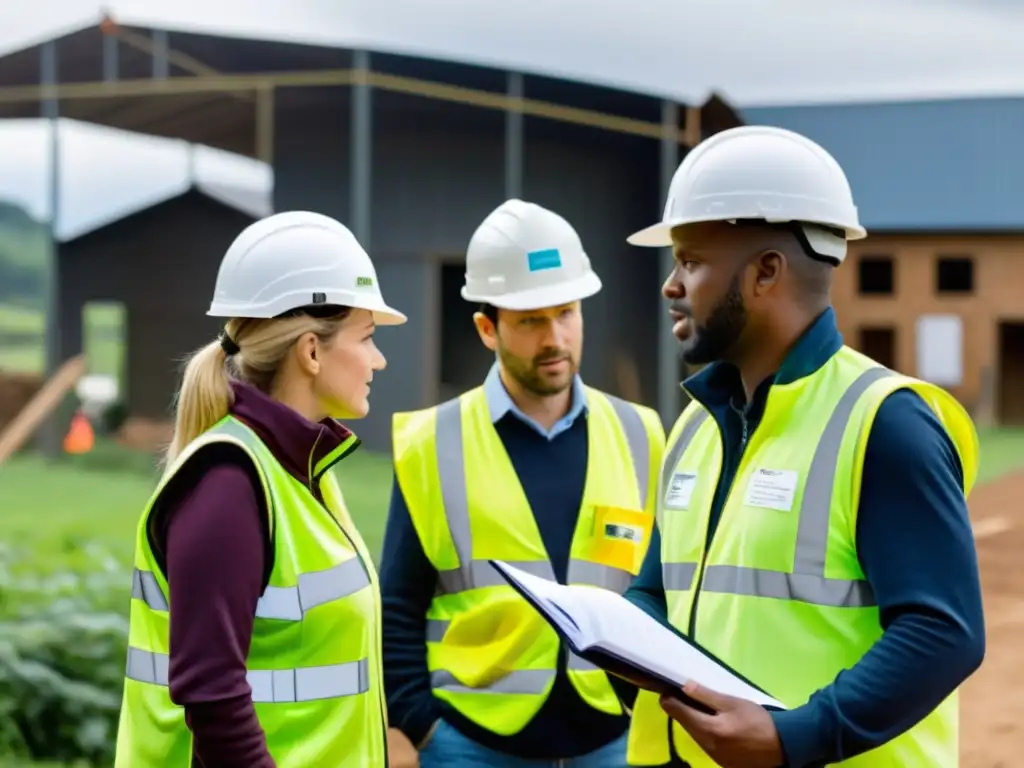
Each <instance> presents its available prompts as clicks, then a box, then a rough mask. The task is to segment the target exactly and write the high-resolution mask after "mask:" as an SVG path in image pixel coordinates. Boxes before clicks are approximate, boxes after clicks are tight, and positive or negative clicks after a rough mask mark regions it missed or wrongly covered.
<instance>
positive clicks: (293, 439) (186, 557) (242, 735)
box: [150, 384, 351, 768]
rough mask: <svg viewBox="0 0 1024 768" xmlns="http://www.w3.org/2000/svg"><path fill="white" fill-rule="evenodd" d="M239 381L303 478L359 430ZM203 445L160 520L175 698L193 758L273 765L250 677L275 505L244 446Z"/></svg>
mask: <svg viewBox="0 0 1024 768" xmlns="http://www.w3.org/2000/svg"><path fill="white" fill-rule="evenodd" d="M234 391H235V403H234V405H233V407H232V413H233V415H235V416H236V417H237V418H239V419H240V420H241V421H243V422H245V423H246V424H247V425H249V426H250V427H251V428H252V429H253V430H254V431H255V432H256V433H257V434H258V435H259V436H260V438H261V439H262V440H263V442H264V443H265V444H266V445H267V446H268V447H269V449H270V450H271V452H272V453H273V454H274V456H275V457H276V458H277V459H278V461H280V462H281V464H282V466H283V467H284V468H285V469H286V470H287V471H288V472H289V473H290V474H292V475H294V476H295V477H296V478H297V479H299V480H300V481H301V482H302V483H303V484H306V485H308V484H309V476H308V471H309V470H308V468H309V467H313V466H316V465H317V462H318V461H319V459H321V458H323V457H324V456H326V455H327V454H328V453H330V452H331V451H333V450H335V449H337V448H338V447H339V446H340V445H341V443H342V442H344V441H345V440H346V439H348V437H350V435H351V432H349V431H348V430H347V429H345V427H343V426H341V425H340V424H338V423H337V422H335V421H333V420H330V419H327V420H324V421H323V422H320V423H316V424H314V423H312V422H310V421H307V420H306V419H304V418H303V417H301V416H300V415H298V414H297V413H295V412H294V411H293V410H292V409H290V408H288V407H287V406H284V405H282V404H281V403H278V402H277V401H276V400H273V399H272V398H270V397H268V396H266V395H264V394H263V393H261V392H259V391H258V390H256V389H254V388H252V387H249V386H247V385H243V384H236V385H234ZM311 454H312V456H311ZM200 455H201V456H203V458H202V460H201V462H200V463H198V465H197V466H196V467H194V468H193V469H192V470H191V471H190V472H188V474H187V476H186V475H182V476H181V477H180V478H177V479H176V482H175V483H174V487H173V489H172V490H171V492H170V493H169V495H168V497H167V499H166V501H165V502H164V503H163V504H162V505H161V508H160V511H159V512H158V513H157V515H156V516H155V517H154V519H153V521H152V524H151V526H150V540H151V544H152V546H153V549H154V551H155V553H156V556H157V559H158V561H159V564H160V566H161V567H162V568H163V569H164V572H165V573H166V574H167V580H168V584H169V585H170V593H171V606H170V607H171V621H170V693H171V699H172V700H173V701H174V702H175V703H176V704H179V705H181V706H183V707H184V709H185V718H186V721H187V723H188V726H189V728H190V729H191V730H192V734H193V737H194V745H195V746H194V759H193V765H198V766H202V768H243V766H244V768H270V767H272V766H274V760H273V758H272V757H271V756H270V753H269V752H268V751H267V746H266V739H265V737H264V734H263V729H262V728H261V727H260V724H259V721H258V720H257V719H256V713H255V710H254V708H253V704H252V699H251V690H250V688H249V684H248V683H247V682H246V679H245V672H246V664H245V662H246V657H247V655H248V653H249V645H250V640H251V638H252V631H253V618H254V613H255V609H256V602H257V601H258V600H259V597H260V595H261V594H262V592H263V589H264V587H265V585H266V580H267V577H268V575H269V573H270V570H271V568H272V566H273V562H272V549H271V548H270V540H269V534H268V528H267V522H266V510H265V509H264V506H265V505H264V502H263V499H262V492H261V491H260V490H259V487H260V486H259V480H258V478H257V477H256V475H255V472H254V470H253V469H252V468H251V466H249V465H248V464H247V462H246V460H244V459H243V458H242V457H241V455H240V452H239V451H237V450H236V449H233V448H224V449H221V448H219V447H217V448H214V449H212V450H209V451H204V452H203V453H202V454H200ZM314 488H316V489H317V492H319V485H318V484H317V483H314Z"/></svg>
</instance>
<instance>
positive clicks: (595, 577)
mask: <svg viewBox="0 0 1024 768" xmlns="http://www.w3.org/2000/svg"><path fill="white" fill-rule="evenodd" d="M604 396H605V397H606V398H607V399H608V401H609V402H610V403H611V405H612V408H613V409H614V411H615V415H616V416H617V417H618V420H619V424H620V425H621V427H622V431H623V433H624V434H625V436H626V442H627V444H628V445H629V453H630V456H631V457H632V460H633V473H634V476H635V477H636V483H637V489H638V491H639V498H640V506H641V507H645V506H646V505H647V495H648V478H649V476H650V446H649V444H648V437H647V430H646V428H645V427H644V423H643V419H642V418H641V417H640V414H638V413H637V412H636V410H634V408H633V407H632V406H631V405H630V404H629V403H628V402H626V401H625V400H622V399H620V398H618V397H615V396H613V395H609V394H604ZM435 450H436V454H437V468H438V474H439V481H440V483H439V484H440V490H441V497H442V499H443V500H444V509H445V518H446V521H447V524H448V530H449V531H450V532H451V537H452V543H453V544H454V546H455V551H456V553H457V554H458V559H459V563H460V564H461V566H460V568H458V569H454V570H445V571H438V585H437V586H438V590H437V591H438V593H440V594H456V593H458V592H463V591H466V590H470V589H481V588H485V587H499V586H504V585H505V584H506V582H505V580H504V579H503V578H502V577H501V575H500V574H499V573H498V572H497V571H495V570H494V568H492V567H491V565H490V563H488V562H487V561H486V560H474V559H473V556H472V552H473V541H472V534H471V528H470V523H469V502H468V500H467V495H466V475H465V471H466V469H465V463H464V460H463V458H464V457H463V442H462V413H461V405H460V399H459V398H455V399H453V400H449V401H447V402H445V403H442V404H441V405H439V406H438V408H437V418H436V422H435ZM510 563H511V564H512V565H514V566H516V567H518V568H521V569H522V570H524V571H526V572H527V573H530V574H532V575H534V576H538V577H540V578H543V579H548V580H549V581H555V573H554V570H553V569H552V567H551V563H550V562H549V561H547V560H528V561H510ZM632 580H633V575H632V574H631V573H629V572H628V571H624V570H621V569H619V568H613V567H610V566H606V565H601V564H599V563H594V562H590V561H587V560H579V559H576V558H572V559H570V561H569V570H568V574H567V579H566V581H567V582H568V583H569V584H589V585H592V586H598V587H603V588H605V589H609V590H612V591H614V592H617V593H620V594H621V593H622V592H624V591H625V590H626V588H627V587H628V586H629V585H630V583H632ZM449 623H450V622H449V621H448V620H445V619H427V638H426V639H427V642H441V640H442V639H443V638H444V634H445V632H446V631H447V630H448V626H449ZM567 666H568V668H569V669H571V670H575V671H579V672H592V671H595V670H597V669H598V667H596V666H594V665H593V664H591V663H590V662H589V661H586V660H585V659H582V658H580V657H579V656H577V655H576V654H574V653H572V652H569V658H568V661H567ZM554 677H555V671H554V670H550V669H519V670H512V671H510V672H508V673H507V674H506V675H505V676H503V677H502V678H501V679H500V680H497V681H495V682H494V683H492V684H491V685H489V686H487V688H486V689H481V688H470V687H468V686H465V685H463V684H462V683H460V682H459V681H458V680H456V678H455V676H454V675H452V673H451V672H449V671H447V670H435V671H433V672H432V673H431V685H432V687H434V688H443V689H445V690H447V691H451V692H453V693H459V692H469V693H480V692H481V691H486V692H490V693H510V694H512V693H519V694H534V695H540V694H542V693H544V691H545V689H546V688H547V687H548V686H549V685H550V683H551V680H552V679H553V678H554Z"/></svg>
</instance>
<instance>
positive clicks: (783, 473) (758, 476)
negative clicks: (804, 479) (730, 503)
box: [743, 468, 799, 512]
mask: <svg viewBox="0 0 1024 768" xmlns="http://www.w3.org/2000/svg"><path fill="white" fill-rule="evenodd" d="M798 479H799V478H798V475H797V473H796V472H794V471H793V470H791V469H764V468H759V469H755V470H754V471H753V473H751V475H750V481H749V482H748V483H747V495H746V496H745V497H744V499H743V503H744V504H746V505H747V506H750V507H764V508H765V509H777V510H779V511H780V512H789V511H790V510H791V509H792V508H793V497H794V496H795V495H796V485H797V480H798Z"/></svg>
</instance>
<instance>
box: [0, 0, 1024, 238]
mask: <svg viewBox="0 0 1024 768" xmlns="http://www.w3.org/2000/svg"><path fill="white" fill-rule="evenodd" d="M257 6H264V7H265V10H262V11H260V12H258V13H256V12H254V11H253V8H254V7H257ZM107 7H109V8H110V9H111V10H112V11H113V13H114V15H115V17H116V18H118V19H120V20H122V21H124V22H125V23H140V24H146V23H149V24H155V25H163V26H167V27H170V28H172V29H173V28H179V29H197V30H204V31H214V32H223V33H228V34H234V35H240V36H245V35H251V36H256V37H267V38H276V39H289V40H299V41H308V42H319V43H334V44H339V45H346V44H351V45H366V46H368V47H371V48H377V49H387V50H395V51H408V52H413V53H416V52H419V53H424V54H427V55H436V56H446V57H450V58H453V59H457V60H464V61H472V62H479V63H490V64H497V65H500V66H509V67H514V68H520V69H523V70H525V71H538V72H545V73H550V74H555V75H562V76H566V77H570V78H578V79H584V80H590V81H595V82H601V83H607V84H609V85H616V86H620V87H626V88H631V89H636V90H641V91H644V92H649V93H652V94H656V95H670V96H674V97H677V98H680V99H683V100H689V99H697V98H702V97H703V96H704V95H705V94H706V93H707V92H708V91H710V90H717V91H720V92H721V93H723V94H724V95H725V96H726V98H728V99H729V100H730V101H732V102H733V103H735V104H738V105H740V106H742V105H760V104H778V103H797V102H807V101H836V100H846V99H897V98H921V97H933V96H940V97H941V96H960V95H979V94H998V95H1024V0H1022V1H1020V2H1018V1H1017V0H828V2H821V0H642V1H640V2H626V0H607V2H604V3H594V2H593V1H592V0H491V1H490V2H481V1H480V0H430V1H429V2H426V1H425V0H287V1H286V0H265V2H264V0H125V1H124V2H112V3H108V4H107ZM641 8H642V9H644V10H643V11H642V12H641V11H639V10H638V9H641ZM99 15H100V4H99V3H96V2H91V1H90V0H28V1H27V2H18V1H16V0H0V53H3V52H6V51H10V50H15V49H17V48H20V47H23V46H25V45H29V44H32V43H35V42H38V41H40V40H42V39H46V38H48V37H51V36H53V35H54V34H59V33H61V32H63V31H68V30H70V29H74V28H77V27H80V26H83V25H85V24H88V23H94V22H95V21H96V20H97V19H98V18H99ZM46 130H47V129H46V127H45V126H40V125H38V124H35V123H32V122H31V121H29V122H25V123H18V124H14V125H9V126H0V196H3V197H9V198H10V197H13V198H16V199H18V200H20V201H23V202H24V203H25V204H27V205H28V206H29V207H30V208H31V210H32V211H33V212H34V213H36V214H37V215H41V216H45V215H47V211H48V205H47V181H48V178H49V177H48V174H47V171H46V158H47V153H46V146H47V138H46V133H45V131H46ZM62 136H63V137H64V140H63V146H64V155H63V157H64V170H63V179H64V182H65V185H66V186H65V188H64V190H63V195H62V200H63V203H62V206H61V213H62V218H63V221H62V227H61V228H62V229H66V230H68V231H73V230H78V229H81V228H82V227H84V226H88V222H89V221H90V220H91V219H92V218H93V217H99V218H104V219H105V218H109V216H110V211H111V210H114V209H115V208H118V207H119V206H127V207H132V206H133V204H134V203H135V202H136V201H140V200H143V199H146V198H148V197H159V196H162V195H163V194H166V193H167V192H168V191H169V190H171V189H173V188H175V187H176V186H179V185H181V184H183V183H184V181H185V179H186V177H187V168H188V160H187V151H186V149H185V148H184V147H181V146H180V145H178V144H175V143H174V142H166V141H157V140H153V139H149V140H145V139H138V138H134V137H129V138H128V139H125V138H124V137H122V136H121V135H119V134H114V133H113V132H110V131H106V130H104V129H98V128H90V127H88V126H80V125H71V126H68V127H66V128H65V129H64V130H63V132H62ZM197 165H198V167H199V172H200V174H201V175H202V176H203V177H204V178H209V179H211V180H220V179H226V180H229V181H232V182H233V183H243V184H247V185H255V186H265V185H267V184H269V183H270V174H269V172H268V170H267V169H265V168H263V167H261V166H260V165H259V164H258V163H252V162H243V161H240V160H238V159H235V158H225V157H224V156H222V155H219V154H218V153H204V154H203V155H202V156H201V157H200V159H199V161H198V163H197ZM142 167H145V168H146V171H145V173H144V174H143V173H141V172H140V168H142Z"/></svg>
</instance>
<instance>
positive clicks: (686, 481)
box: [665, 472, 697, 509]
mask: <svg viewBox="0 0 1024 768" xmlns="http://www.w3.org/2000/svg"><path fill="white" fill-rule="evenodd" d="M696 485H697V473H696V472H675V473H673V475H672V479H671V480H669V482H668V489H667V490H666V491H665V506H666V507H668V508H669V509H686V508H687V507H689V506H690V497H691V496H693V489H694V487H695V486H696Z"/></svg>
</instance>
